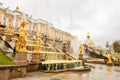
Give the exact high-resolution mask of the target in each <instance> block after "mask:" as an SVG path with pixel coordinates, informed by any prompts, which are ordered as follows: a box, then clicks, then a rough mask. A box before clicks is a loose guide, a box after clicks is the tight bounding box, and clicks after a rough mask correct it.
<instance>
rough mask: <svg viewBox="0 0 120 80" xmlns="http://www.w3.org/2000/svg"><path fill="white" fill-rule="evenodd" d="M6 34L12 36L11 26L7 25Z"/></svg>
mask: <svg viewBox="0 0 120 80" xmlns="http://www.w3.org/2000/svg"><path fill="white" fill-rule="evenodd" d="M7 34H9V35H10V34H13V26H11V25H9V27H8V29H7Z"/></svg>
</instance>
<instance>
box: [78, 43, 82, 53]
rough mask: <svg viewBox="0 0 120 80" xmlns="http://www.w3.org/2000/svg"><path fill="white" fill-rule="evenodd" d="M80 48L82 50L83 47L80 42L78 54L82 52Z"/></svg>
mask: <svg viewBox="0 0 120 80" xmlns="http://www.w3.org/2000/svg"><path fill="white" fill-rule="evenodd" d="M82 50H83V47H82V44H80V47H79V51H80V54H82Z"/></svg>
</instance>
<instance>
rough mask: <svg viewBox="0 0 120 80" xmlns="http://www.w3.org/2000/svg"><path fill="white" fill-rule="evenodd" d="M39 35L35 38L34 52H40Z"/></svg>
mask: <svg viewBox="0 0 120 80" xmlns="http://www.w3.org/2000/svg"><path fill="white" fill-rule="evenodd" d="M40 41H41V40H40V35H39V36H37V45H36V47H35V49H34V51H35V52H38V53H39V52H40Z"/></svg>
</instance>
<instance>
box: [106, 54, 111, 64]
mask: <svg viewBox="0 0 120 80" xmlns="http://www.w3.org/2000/svg"><path fill="white" fill-rule="evenodd" d="M107 63H108V64H112V54H111V53H109V54H108V62H107Z"/></svg>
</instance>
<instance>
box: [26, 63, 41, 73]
mask: <svg viewBox="0 0 120 80" xmlns="http://www.w3.org/2000/svg"><path fill="white" fill-rule="evenodd" d="M40 66H41V64H29V66H28V67H27V72H34V71H38V70H39V69H40Z"/></svg>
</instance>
